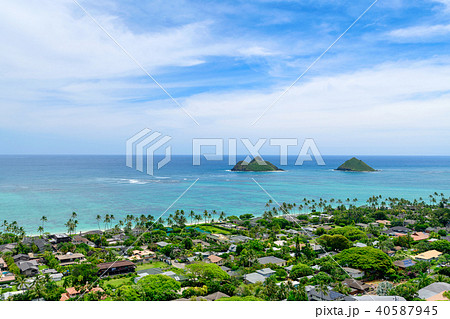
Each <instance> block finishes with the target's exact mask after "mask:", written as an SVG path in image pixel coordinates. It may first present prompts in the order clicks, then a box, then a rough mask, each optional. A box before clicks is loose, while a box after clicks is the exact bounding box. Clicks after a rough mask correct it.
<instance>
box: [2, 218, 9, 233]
mask: <svg viewBox="0 0 450 319" xmlns="http://www.w3.org/2000/svg"><path fill="white" fill-rule="evenodd" d="M2 227H3V232H5V230H6V228H7V227H8V221H7V220H4V221H3V223H2Z"/></svg>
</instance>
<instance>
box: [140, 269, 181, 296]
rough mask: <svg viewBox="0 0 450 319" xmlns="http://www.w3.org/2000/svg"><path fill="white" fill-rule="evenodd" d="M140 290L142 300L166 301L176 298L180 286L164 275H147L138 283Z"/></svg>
mask: <svg viewBox="0 0 450 319" xmlns="http://www.w3.org/2000/svg"><path fill="white" fill-rule="evenodd" d="M137 286H138V287H141V288H142V291H143V297H144V300H154V301H156V300H158V301H167V300H173V299H176V298H178V291H179V290H180V288H181V284H180V283H179V282H178V281H176V280H175V279H172V278H170V277H169V276H164V275H149V276H145V277H144V278H142V279H141V280H139V281H138V284H137Z"/></svg>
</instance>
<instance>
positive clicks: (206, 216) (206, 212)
mask: <svg viewBox="0 0 450 319" xmlns="http://www.w3.org/2000/svg"><path fill="white" fill-rule="evenodd" d="M203 217H205V224H207V223H208V219H207V218H208V211H207V210H205V211H204V212H203Z"/></svg>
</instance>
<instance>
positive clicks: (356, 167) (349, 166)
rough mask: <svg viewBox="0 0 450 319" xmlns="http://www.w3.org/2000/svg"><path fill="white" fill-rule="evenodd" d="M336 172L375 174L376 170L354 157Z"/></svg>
mask: <svg viewBox="0 0 450 319" xmlns="http://www.w3.org/2000/svg"><path fill="white" fill-rule="evenodd" d="M336 170H338V171H347V172H375V171H376V169H373V168H372V167H370V166H369V165H367V164H366V163H364V162H363V161H361V160H359V159H357V158H356V157H353V158H351V159H349V160H348V161H346V162H345V163H344V164H342V165H341V166H339V167H338V168H337V169H336Z"/></svg>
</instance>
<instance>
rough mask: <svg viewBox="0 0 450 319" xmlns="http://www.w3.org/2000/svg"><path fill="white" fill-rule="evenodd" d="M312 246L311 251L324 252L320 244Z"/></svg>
mask: <svg viewBox="0 0 450 319" xmlns="http://www.w3.org/2000/svg"><path fill="white" fill-rule="evenodd" d="M310 246H311V249H312V250H314V251H315V252H318V251H323V247H322V246H320V245H319V244H311V245H310Z"/></svg>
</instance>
